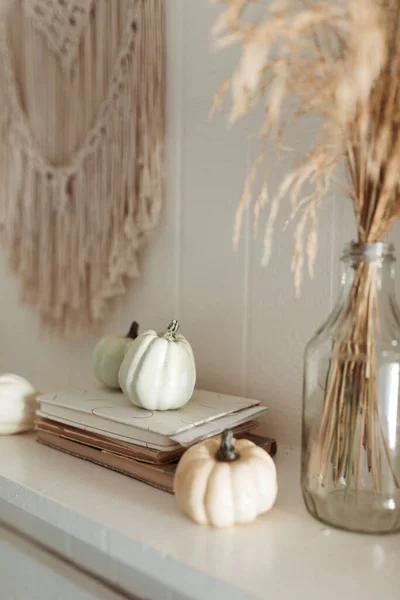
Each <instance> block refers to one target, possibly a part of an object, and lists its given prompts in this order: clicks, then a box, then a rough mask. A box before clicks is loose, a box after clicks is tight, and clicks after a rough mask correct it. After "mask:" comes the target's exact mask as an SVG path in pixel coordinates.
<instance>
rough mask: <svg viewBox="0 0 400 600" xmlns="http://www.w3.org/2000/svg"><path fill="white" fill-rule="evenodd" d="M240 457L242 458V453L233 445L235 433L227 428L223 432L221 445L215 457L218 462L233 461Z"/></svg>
mask: <svg viewBox="0 0 400 600" xmlns="http://www.w3.org/2000/svg"><path fill="white" fill-rule="evenodd" d="M238 458H240V454H239V452H238V451H237V450H236V448H235V446H234V445H233V433H232V431H231V430H230V429H226V430H225V431H224V432H223V433H222V438H221V445H220V447H219V449H218V452H217V454H216V455H215V459H216V460H218V462H233V461H234V460H237V459H238Z"/></svg>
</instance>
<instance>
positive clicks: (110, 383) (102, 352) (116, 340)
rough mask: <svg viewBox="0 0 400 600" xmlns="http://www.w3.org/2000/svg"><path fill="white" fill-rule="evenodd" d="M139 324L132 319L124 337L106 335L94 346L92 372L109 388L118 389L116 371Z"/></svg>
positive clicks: (134, 336)
mask: <svg viewBox="0 0 400 600" xmlns="http://www.w3.org/2000/svg"><path fill="white" fill-rule="evenodd" d="M138 331H139V325H138V324H137V323H136V321H134V322H133V323H132V325H131V328H130V330H129V331H128V333H127V335H126V336H125V337H121V336H119V335H107V336H105V337H103V338H102V339H101V340H100V341H99V342H98V343H97V344H96V346H95V349H94V352H93V372H94V375H95V377H96V379H97V380H98V381H99V382H100V383H102V384H103V385H105V386H106V387H108V388H111V389H119V382H118V372H119V370H120V368H121V364H122V361H123V360H124V357H125V354H126V353H127V351H128V350H129V348H130V346H131V344H132V342H133V340H135V339H136V338H137V336H138Z"/></svg>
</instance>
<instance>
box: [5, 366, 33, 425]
mask: <svg viewBox="0 0 400 600" xmlns="http://www.w3.org/2000/svg"><path fill="white" fill-rule="evenodd" d="M35 410H36V392H35V390H34V388H33V387H32V386H31V384H30V383H29V381H26V379H23V378H22V377H19V376H18V375H11V374H8V373H7V374H5V375H0V435H9V434H12V433H19V432H20V431H27V430H29V429H32V427H33V423H34V418H35Z"/></svg>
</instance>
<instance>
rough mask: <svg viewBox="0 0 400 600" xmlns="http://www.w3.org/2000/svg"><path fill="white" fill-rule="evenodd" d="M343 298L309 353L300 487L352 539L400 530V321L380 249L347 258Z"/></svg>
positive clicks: (386, 255)
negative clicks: (353, 535) (354, 533)
mask: <svg viewBox="0 0 400 600" xmlns="http://www.w3.org/2000/svg"><path fill="white" fill-rule="evenodd" d="M342 261H343V271H342V277H341V289H340V293H339V298H338V301H337V303H336V306H335V307H334V309H333V311H332V313H331V315H330V316H329V317H328V319H327V320H326V322H325V323H324V324H323V325H322V327H320V329H319V330H318V331H317V333H316V334H315V336H314V337H313V338H312V339H311V340H310V342H309V343H308V345H307V347H306V351H305V361H304V388H303V428H302V474H301V486H302V492H303V497H304V501H305V504H306V506H307V509H308V510H309V512H310V513H311V514H312V515H313V516H314V517H316V518H317V519H319V520H320V521H322V522H324V523H326V524H328V525H332V526H334V527H339V528H341V529H346V530H350V531H359V532H366V533H367V532H368V533H388V532H394V531H398V530H400V428H399V423H400V415H399V383H400V349H399V341H400V312H399V308H398V306H397V303H396V300H395V294H394V276H395V266H394V264H395V258H394V248H393V246H392V245H389V244H384V243H375V244H366V245H357V244H351V245H349V246H347V247H346V248H345V251H344V253H343V256H342Z"/></svg>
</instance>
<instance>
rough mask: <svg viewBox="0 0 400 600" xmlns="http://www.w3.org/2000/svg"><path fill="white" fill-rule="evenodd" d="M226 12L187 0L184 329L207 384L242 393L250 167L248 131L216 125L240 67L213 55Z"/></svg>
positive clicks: (223, 119)
mask: <svg viewBox="0 0 400 600" xmlns="http://www.w3.org/2000/svg"><path fill="white" fill-rule="evenodd" d="M219 10H220V9H219V7H212V6H209V5H208V3H207V2H199V1H198V0H186V3H185V28H184V43H183V46H184V48H185V61H184V73H183V82H184V90H185V108H184V113H183V115H182V118H183V120H184V131H185V136H184V140H183V148H182V149H183V173H182V180H183V188H182V225H183V238H182V248H181V256H182V314H181V319H182V326H183V327H184V331H185V332H186V334H187V335H188V336H190V339H191V341H192V343H193V347H194V351H195V355H196V358H197V364H198V373H199V383H200V385H203V386H206V387H210V388H213V389H216V390H227V391H230V392H233V393H240V392H241V381H240V379H241V372H242V364H243V357H242V336H243V313H244V303H245V286H244V283H245V279H244V278H245V254H244V251H243V249H242V248H241V250H240V251H239V252H238V253H234V252H232V241H231V240H232V227H233V218H234V211H235V206H236V203H237V200H238V198H239V195H240V191H241V187H242V183H243V177H244V174H245V169H246V151H247V150H246V133H245V130H244V129H243V128H240V127H238V128H237V129H235V130H234V131H233V132H232V133H231V134H229V135H228V134H227V131H226V115H218V116H217V117H216V118H215V119H214V120H213V121H212V122H209V121H208V112H209V109H210V106H211V104H212V101H213V97H214V95H215V93H216V91H217V90H218V87H219V85H220V83H221V80H222V78H223V77H221V75H222V73H224V74H225V75H226V74H227V73H228V72H229V68H230V64H231V65H233V62H232V59H233V56H232V54H229V53H224V54H222V53H215V52H214V51H212V50H211V45H210V31H211V27H212V24H213V22H214V20H215V17H216V14H217V12H218V11H219Z"/></svg>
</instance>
